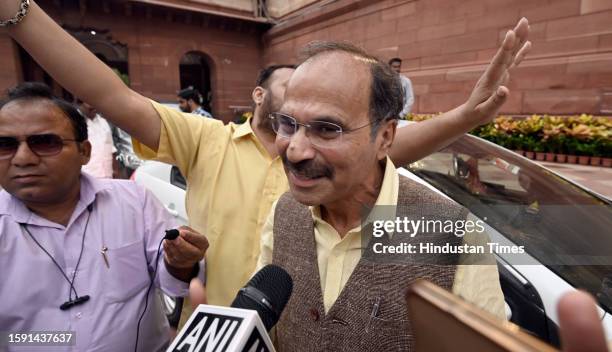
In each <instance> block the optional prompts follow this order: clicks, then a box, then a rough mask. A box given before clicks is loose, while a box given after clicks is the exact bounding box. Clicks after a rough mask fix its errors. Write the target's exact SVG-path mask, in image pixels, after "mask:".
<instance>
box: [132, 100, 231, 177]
mask: <svg viewBox="0 0 612 352" xmlns="http://www.w3.org/2000/svg"><path fill="white" fill-rule="evenodd" d="M151 104H152V105H153V108H154V109H155V111H157V114H158V115H159V117H160V119H161V121H162V125H161V132H160V136H159V147H158V149H157V151H154V150H152V149H150V148H149V147H147V146H145V145H144V144H142V143H140V142H139V141H138V140H136V139H134V138H132V144H133V145H134V152H136V155H138V157H140V158H142V159H152V160H158V161H162V162H165V163H168V164H172V165H176V166H177V167H178V168H179V170H181V173H183V175H184V176H185V177H189V173H190V171H191V169H192V166H193V165H194V163H195V159H196V157H200V158H206V156H205V155H199V153H201V149H200V143H201V142H202V141H205V142H204V143H207V144H208V143H209V142H210V144H211V146H210V148H204V150H207V149H211V150H212V149H214V147H213V144H214V143H215V140H216V138H215V137H216V136H215V133H214V132H215V130H221V129H222V128H223V123H222V122H221V121H218V120H215V119H203V118H202V117H200V116H195V115H192V114H186V113H182V112H180V111H178V110H174V109H172V108H169V107H167V106H164V105H162V104H159V103H156V102H154V101H151ZM144 127H146V126H144Z"/></svg>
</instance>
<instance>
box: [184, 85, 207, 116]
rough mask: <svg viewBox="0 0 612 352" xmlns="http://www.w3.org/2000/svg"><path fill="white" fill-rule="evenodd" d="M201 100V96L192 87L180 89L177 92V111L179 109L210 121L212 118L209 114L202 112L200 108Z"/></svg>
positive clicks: (202, 109)
mask: <svg viewBox="0 0 612 352" xmlns="http://www.w3.org/2000/svg"><path fill="white" fill-rule="evenodd" d="M203 99H204V98H203V97H202V94H200V92H199V91H198V90H197V89H195V88H193V87H188V88H185V89H182V90H180V91H179V92H178V103H179V109H181V111H182V112H186V113H189V114H194V115H200V116H204V117H208V118H211V119H212V118H213V116H212V115H211V113H209V112H208V111H206V110H204V108H203V107H202V103H203Z"/></svg>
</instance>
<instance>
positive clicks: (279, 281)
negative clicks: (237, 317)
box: [231, 264, 293, 331]
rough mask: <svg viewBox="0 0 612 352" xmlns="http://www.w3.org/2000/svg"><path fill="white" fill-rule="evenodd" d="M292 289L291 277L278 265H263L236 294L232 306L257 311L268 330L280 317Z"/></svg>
mask: <svg viewBox="0 0 612 352" xmlns="http://www.w3.org/2000/svg"><path fill="white" fill-rule="evenodd" d="M292 291H293V279H291V276H290V275H289V274H288V273H287V272H286V271H285V269H283V268H281V267H280V266H278V265H274V264H270V265H266V266H265V267H263V268H262V269H261V270H260V271H258V272H257V274H255V276H253V277H252V278H251V280H249V282H248V283H247V284H246V286H245V287H244V288H242V289H240V291H238V294H237V295H236V298H235V299H234V302H232V305H231V307H232V308H242V309H251V310H254V311H257V313H258V314H259V317H260V318H261V321H262V322H263V324H264V325H265V327H266V330H268V331H270V329H272V327H273V326H274V325H275V324H276V323H277V322H278V319H280V316H281V313H282V312H283V309H285V305H287V302H288V301H289V297H291V292H292Z"/></svg>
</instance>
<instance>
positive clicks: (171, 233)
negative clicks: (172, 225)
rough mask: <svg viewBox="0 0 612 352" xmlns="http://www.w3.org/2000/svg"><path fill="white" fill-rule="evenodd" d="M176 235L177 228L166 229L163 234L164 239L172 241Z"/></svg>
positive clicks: (177, 234)
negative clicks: (164, 234)
mask: <svg viewBox="0 0 612 352" xmlns="http://www.w3.org/2000/svg"><path fill="white" fill-rule="evenodd" d="M178 236H179V230H177V229H172V230H166V236H164V239H165V240H170V241H172V240H173V239H175V238H177V237H178Z"/></svg>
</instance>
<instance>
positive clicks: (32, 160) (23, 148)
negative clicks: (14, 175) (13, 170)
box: [11, 142, 40, 167]
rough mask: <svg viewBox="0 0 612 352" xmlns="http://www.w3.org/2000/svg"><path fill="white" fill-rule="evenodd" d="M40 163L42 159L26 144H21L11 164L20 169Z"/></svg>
mask: <svg viewBox="0 0 612 352" xmlns="http://www.w3.org/2000/svg"><path fill="white" fill-rule="evenodd" d="M39 161H40V157H39V156H38V155H36V154H34V152H33V151H32V150H31V149H30V147H29V146H28V144H27V143H26V142H21V143H19V147H17V151H16V152H15V155H13V159H11V163H12V164H13V165H15V166H19V167H23V166H30V165H36V164H38V162H39Z"/></svg>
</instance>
